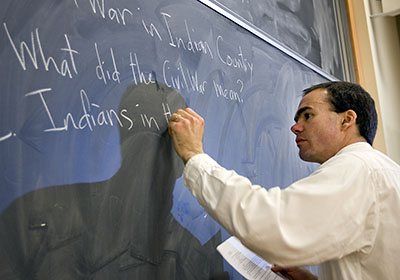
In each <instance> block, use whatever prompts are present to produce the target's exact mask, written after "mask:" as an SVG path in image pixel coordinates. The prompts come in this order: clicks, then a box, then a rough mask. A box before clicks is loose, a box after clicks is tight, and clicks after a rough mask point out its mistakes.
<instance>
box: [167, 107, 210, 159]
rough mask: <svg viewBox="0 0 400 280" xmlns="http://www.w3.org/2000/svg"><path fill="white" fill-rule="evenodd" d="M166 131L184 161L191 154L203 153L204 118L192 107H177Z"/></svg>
mask: <svg viewBox="0 0 400 280" xmlns="http://www.w3.org/2000/svg"><path fill="white" fill-rule="evenodd" d="M168 131H169V134H170V135H171V137H172V141H173V143H174V146H175V150H176V152H177V154H178V155H179V156H180V157H181V158H182V160H183V162H184V163H186V162H187V161H188V160H189V159H190V158H191V157H192V156H194V155H197V154H201V153H203V133H204V119H203V118H202V117H201V116H200V115H198V114H197V113H196V112H195V111H193V110H192V109H190V108H186V109H179V110H178V111H176V112H175V113H173V114H172V116H171V118H170V119H169V125H168Z"/></svg>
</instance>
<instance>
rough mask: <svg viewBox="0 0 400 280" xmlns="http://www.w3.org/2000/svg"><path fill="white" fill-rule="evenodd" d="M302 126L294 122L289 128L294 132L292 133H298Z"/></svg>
mask: <svg viewBox="0 0 400 280" xmlns="http://www.w3.org/2000/svg"><path fill="white" fill-rule="evenodd" d="M302 129H303V128H302V126H301V125H300V124H299V123H298V122H296V123H295V124H294V125H292V127H291V128H290V130H291V131H292V132H293V133H294V134H296V135H297V134H299V133H300V132H301V131H302Z"/></svg>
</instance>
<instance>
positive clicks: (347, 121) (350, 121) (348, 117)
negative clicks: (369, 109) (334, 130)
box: [342, 110, 357, 129]
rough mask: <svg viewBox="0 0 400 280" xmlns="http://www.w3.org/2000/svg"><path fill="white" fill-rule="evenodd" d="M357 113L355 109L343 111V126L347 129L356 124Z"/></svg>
mask: <svg viewBox="0 0 400 280" xmlns="http://www.w3.org/2000/svg"><path fill="white" fill-rule="evenodd" d="M356 121H357V113H356V112H354V111H353V110H347V111H345V112H343V120H342V128H344V129H347V128H349V127H351V126H353V125H356Z"/></svg>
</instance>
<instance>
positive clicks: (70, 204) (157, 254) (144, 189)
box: [0, 83, 223, 279]
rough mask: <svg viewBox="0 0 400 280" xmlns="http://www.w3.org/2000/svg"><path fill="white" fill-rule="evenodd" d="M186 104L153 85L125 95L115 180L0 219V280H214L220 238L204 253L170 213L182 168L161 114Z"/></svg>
mask: <svg viewBox="0 0 400 280" xmlns="http://www.w3.org/2000/svg"><path fill="white" fill-rule="evenodd" d="M184 106H185V103H184V100H183V99H182V97H181V96H180V95H179V94H178V93H177V92H176V91H174V90H172V89H170V88H168V87H166V86H165V85H162V84H160V83H155V84H149V85H145V84H141V85H138V86H131V87H129V88H128V89H127V90H126V92H125V93H124V94H123V96H122V98H121V101H120V109H119V110H120V111H121V110H125V111H124V115H125V118H121V123H120V135H119V136H120V145H121V147H120V151H121V158H122V161H121V166H120V168H119V170H118V171H117V173H116V174H115V175H114V176H112V177H111V178H110V179H109V180H107V181H103V182H95V183H81V184H74V185H64V186H55V187H47V188H44V189H39V190H35V191H32V192H30V193H28V194H26V195H24V196H22V197H20V198H18V199H16V200H15V201H14V202H13V203H12V204H11V205H10V206H9V207H8V208H7V209H6V210H5V211H3V213H2V214H1V217H0V279H211V278H215V275H220V273H221V272H222V266H223V265H222V260H221V258H220V256H219V255H218V253H217V251H216V250H215V248H216V246H217V245H218V244H219V243H220V241H221V240H220V239H221V238H220V235H219V234H217V235H216V236H214V237H213V238H212V239H211V240H210V241H208V242H207V243H206V244H204V245H203V246H202V245H201V244H200V243H199V242H198V240H197V239H195V238H194V237H193V236H192V235H191V234H190V233H189V232H188V231H187V230H185V229H184V228H183V227H182V226H180V225H179V223H177V222H176V221H175V219H174V218H173V216H172V215H171V213H170V210H171V207H172V191H173V188H174V184H175V181H176V179H177V178H178V177H179V176H180V175H181V173H182V170H183V165H182V162H181V160H180V159H179V158H178V157H177V155H176V154H175V151H174V149H173V148H172V143H171V140H170V137H169V134H168V132H167V126H168V112H174V111H176V110H177V109H178V108H181V107H184ZM166 109H167V110H166ZM79 164H81V163H79Z"/></svg>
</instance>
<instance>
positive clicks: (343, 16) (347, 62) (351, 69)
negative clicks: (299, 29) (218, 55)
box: [198, 0, 356, 82]
mask: <svg viewBox="0 0 400 280" xmlns="http://www.w3.org/2000/svg"><path fill="white" fill-rule="evenodd" d="M198 1H199V2H201V3H202V4H204V5H206V6H208V7H209V8H211V9H213V10H214V11H216V12H217V13H219V14H221V15H222V16H224V17H226V18H228V19H229V20H231V21H233V22H235V23H236V24H238V25H239V26H241V27H242V28H244V29H246V30H247V31H249V32H251V33H252V34H254V35H255V36H257V37H258V38H260V39H262V40H264V41H265V42H267V43H269V44H271V45H272V46H274V47H276V48H277V49H279V50H281V51H282V52H284V53H285V54H287V55H288V56H290V57H291V58H293V59H295V60H296V61H298V62H300V63H302V64H303V65H305V66H306V67H308V68H309V69H311V70H313V71H315V72H316V73H318V74H320V75H321V76H323V77H325V78H327V79H329V80H331V81H336V80H338V78H336V77H335V76H333V75H331V74H329V73H327V72H326V71H324V70H323V69H322V68H321V67H320V66H318V65H316V64H315V63H313V62H311V61H310V60H308V59H306V58H304V57H303V56H301V55H300V54H298V53H296V52H295V51H293V50H291V49H290V48H289V47H287V46H285V45H284V44H282V43H281V42H279V41H278V40H276V39H275V38H273V37H272V36H271V35H269V34H267V33H266V32H265V31H263V30H262V29H260V28H258V27H257V26H255V25H254V24H252V23H250V22H249V21H247V20H246V19H244V18H243V17H241V16H240V15H238V14H237V13H236V12H235V11H232V10H231V9H229V8H228V7H226V6H225V5H223V4H221V3H220V2H218V1H216V0H198ZM333 6H334V15H333V16H334V20H335V22H336V26H337V30H336V31H337V34H338V39H339V52H340V60H341V65H342V70H343V76H344V80H346V81H352V82H355V80H356V78H355V66H354V65H355V64H354V59H353V54H352V45H351V36H350V32H349V23H348V19H347V12H346V9H347V6H346V0H333Z"/></svg>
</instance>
